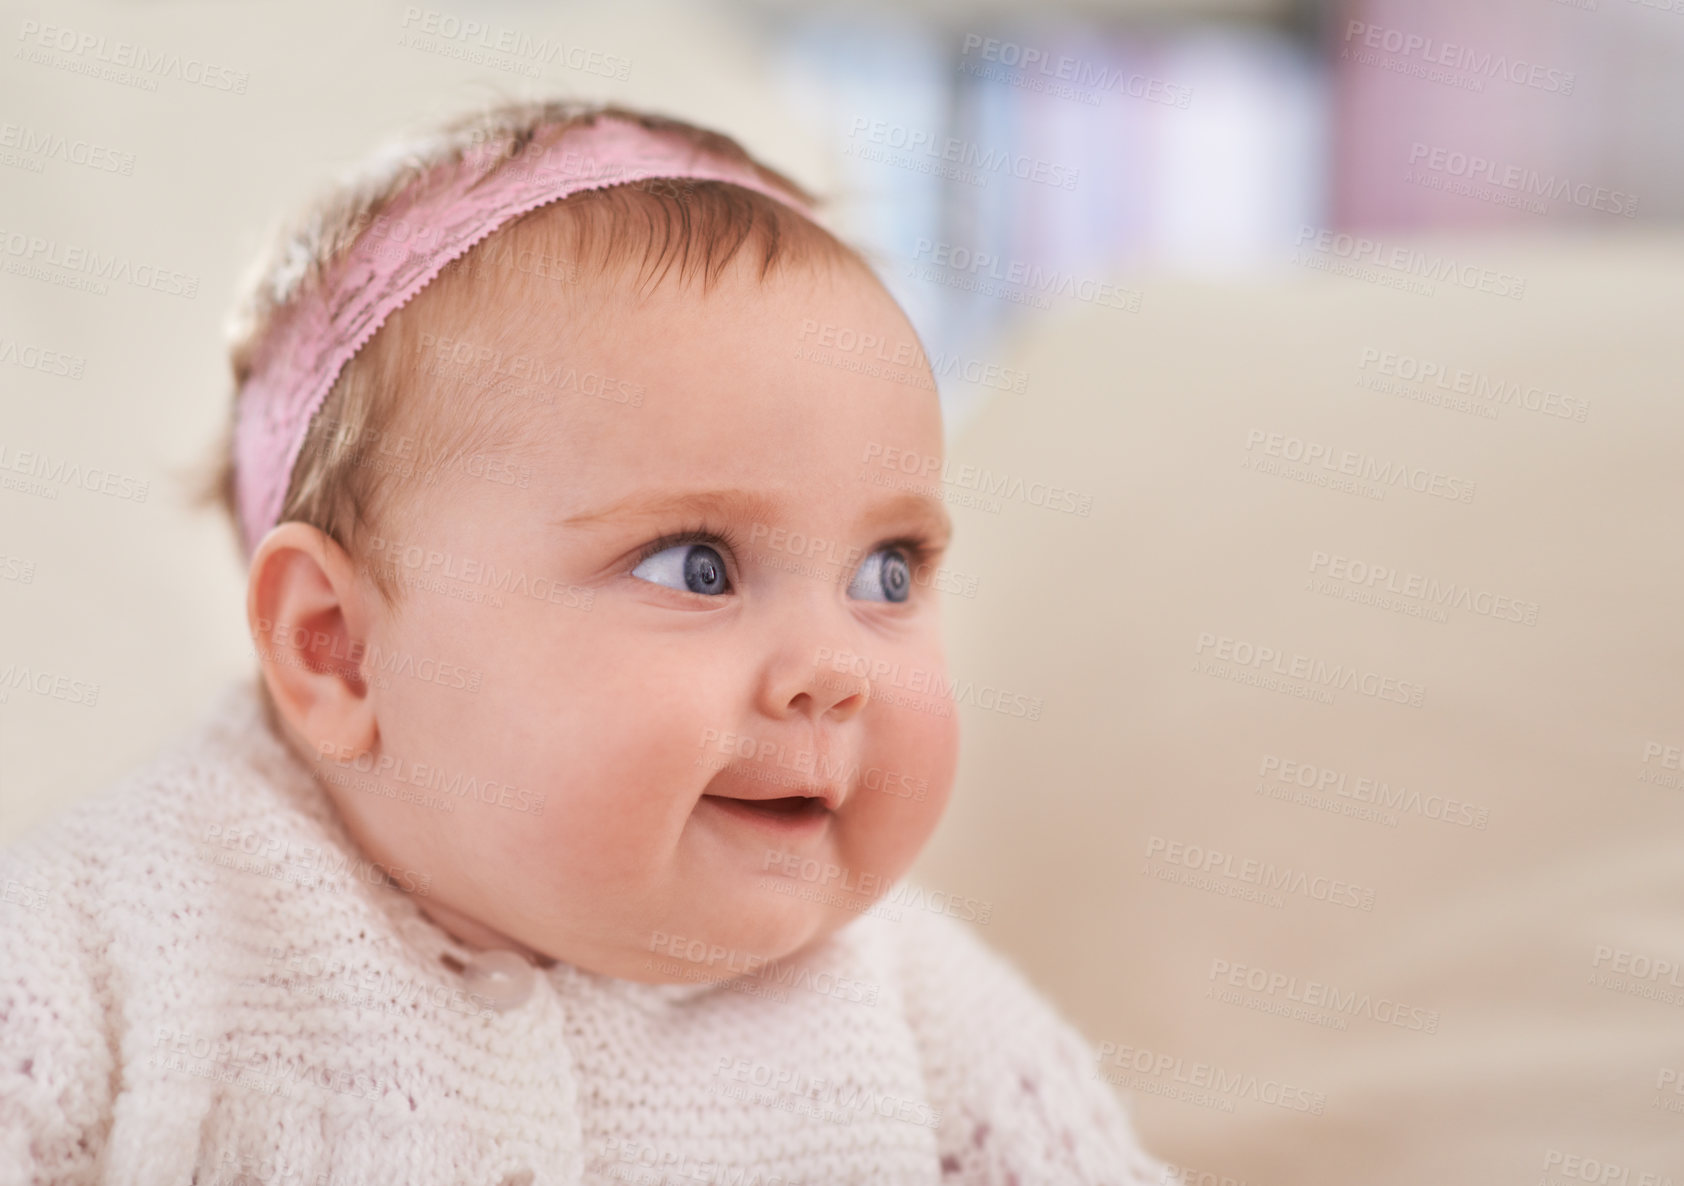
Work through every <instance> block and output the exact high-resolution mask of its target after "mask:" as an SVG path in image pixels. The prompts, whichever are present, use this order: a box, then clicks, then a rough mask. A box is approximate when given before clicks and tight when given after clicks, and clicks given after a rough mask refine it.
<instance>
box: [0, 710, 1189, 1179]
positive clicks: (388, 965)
mask: <svg viewBox="0 0 1684 1186" xmlns="http://www.w3.org/2000/svg"><path fill="white" fill-rule="evenodd" d="M410 880H412V881H413V880H414V879H413V878H411V879H410ZM0 888H3V889H4V891H5V892H4V893H3V894H0V1184H3V1186H12V1184H13V1183H96V1182H97V1183H111V1184H122V1186H236V1184H238V1186H247V1184H256V1186H365V1184H367V1186H375V1184H379V1186H387V1184H389V1183H403V1184H405V1186H464V1184H471V1186H563V1184H567V1186H572V1184H574V1183H611V1182H613V1183H627V1182H631V1183H639V1182H641V1183H649V1184H651V1186H656V1184H658V1186H667V1184H668V1183H680V1182H683V1183H714V1184H718V1186H794V1184H797V1183H802V1184H811V1186H838V1184H842V1183H856V1182H857V1183H872V1184H900V1183H905V1184H908V1186H911V1184H921V1183H929V1184H931V1186H958V1184H961V1183H964V1184H969V1183H979V1184H980V1183H998V1184H1001V1186H1005V1184H1008V1183H1017V1184H1018V1186H1033V1184H1039V1183H1049V1184H1052V1183H1056V1184H1059V1186H1081V1184H1089V1183H1092V1184H1098V1183H1109V1184H1112V1186H1125V1184H1133V1186H1139V1184H1144V1183H1156V1182H1159V1181H1161V1175H1162V1172H1163V1167H1162V1165H1161V1164H1160V1163H1159V1162H1157V1161H1155V1160H1154V1159H1153V1158H1151V1157H1150V1156H1148V1155H1147V1154H1146V1153H1145V1152H1143V1151H1142V1149H1141V1148H1140V1146H1139V1144H1138V1142H1137V1140H1136V1137H1135V1134H1134V1132H1133V1130H1132V1127H1131V1125H1130V1123H1129V1120H1128V1118H1127V1116H1126V1114H1125V1113H1124V1111H1123V1110H1122V1108H1121V1107H1120V1105H1119V1104H1118V1102H1117V1100H1116V1098H1115V1097H1114V1096H1113V1095H1112V1094H1111V1090H1110V1088H1109V1087H1108V1086H1107V1085H1106V1084H1105V1083H1103V1082H1102V1081H1100V1080H1098V1079H1097V1078H1096V1077H1095V1061H1094V1055H1093V1052H1092V1051H1091V1050H1090V1049H1089V1048H1088V1046H1087V1045H1086V1044H1085V1043H1084V1041H1083V1040H1082V1038H1081V1037H1080V1035H1079V1034H1078V1033H1077V1032H1076V1031H1075V1030H1074V1029H1073V1028H1072V1027H1071V1026H1070V1024H1069V1023H1068V1022H1066V1021H1065V1020H1064V1019H1063V1018H1062V1017H1061V1015H1060V1014H1058V1012H1057V1011H1056V1010H1054V1009H1053V1008H1052V1007H1051V1006H1050V1005H1049V1004H1048V1003H1047V1002H1046V1001H1045V1000H1044V999H1042V998H1041V997H1040V996H1039V995H1038V994H1037V993H1036V992H1035V990H1034V989H1033V988H1032V987H1031V986H1030V985H1029V984H1028V982H1027V981H1026V980H1025V979H1024V978H1023V977H1022V976H1021V975H1020V974H1019V973H1018V972H1017V971H1016V970H1015V969H1014V968H1012V967H1011V965H1010V964H1009V963H1007V962H1006V961H1005V960H1004V959H1002V958H1001V957H999V956H997V955H995V954H994V953H993V952H991V951H990V950H989V949H988V948H987V947H986V946H985V945H984V944H983V943H982V942H981V941H980V940H979V939H978V938H977V937H976V936H975V935H974V934H973V932H972V931H971V930H970V929H968V928H967V927H966V925H965V924H964V923H962V922H959V921H957V920H955V919H953V918H950V917H947V916H946V915H945V914H944V913H942V912H941V911H940V910H939V909H936V908H932V903H933V904H936V905H939V903H940V901H941V899H940V898H935V899H929V898H927V897H926V895H924V894H923V892H922V891H921V890H920V889H919V888H918V887H917V886H915V885H912V884H911V883H903V885H902V886H900V887H897V890H896V892H893V893H891V894H889V895H886V896H885V898H884V900H883V902H881V903H880V904H879V905H878V906H877V907H874V908H873V909H872V910H871V911H869V912H866V913H864V914H862V915H860V916H859V917H858V918H856V919H854V920H851V921H850V922H849V923H848V924H846V925H845V926H843V927H842V928H841V929H839V930H838V931H837V932H835V933H834V934H833V935H831V936H830V937H829V938H828V939H826V940H825V941H824V942H822V943H820V944H817V945H815V946H814V948H813V949H812V950H811V951H809V952H807V953H804V954H802V955H800V956H798V957H795V958H792V959H790V960H785V961H778V962H776V963H774V964H768V965H766V966H764V967H762V968H758V969H755V970H753V971H752V972H751V973H749V974H746V975H741V976H738V977H737V978H735V979H732V980H728V981H724V982H715V983H689V984H676V985H647V984H638V983H633V982H630V981H625V980H618V979H614V978H610V977H605V976H599V975H595V974H593V973H590V972H586V971H584V970H582V969H580V968H577V967H574V966H571V965H568V964H565V963H556V964H553V965H551V966H549V967H547V968H543V969H537V970H535V975H534V981H535V982H534V983H533V985H532V987H531V991H529V992H524V993H523V994H519V995H520V996H521V999H519V1000H518V1003H513V1004H511V1003H510V1002H508V1001H496V1002H493V1001H491V1000H488V998H487V996H486V995H484V994H482V993H479V992H476V991H475V983H476V982H475V981H474V979H473V971H474V967H473V960H474V957H475V955H476V953H475V952H474V951H472V950H469V949H465V948H463V947H462V946H461V945H459V944H458V943H456V942H455V940H454V939H452V937H451V936H450V935H449V934H447V933H446V932H445V931H443V930H441V929H440V928H439V927H437V926H436V925H434V924H433V923H432V922H431V921H430V920H429V919H428V918H427V916H426V915H425V914H424V913H422V912H421V911H420V909H419V908H418V906H417V904H416V900H415V897H414V893H416V892H423V893H424V892H425V886H424V885H419V884H412V885H402V884H399V880H398V879H397V878H396V877H394V876H393V874H392V872H391V871H386V870H380V869H378V868H377V867H375V866H373V865H372V864H371V863H370V862H369V861H368V860H367V858H366V857H364V856H363V855H362V854H361V852H360V850H359V849H358V847H357V845H356V843H355V842H354V841H353V840H352V839H351V838H350V837H349V835H348V834H347V833H346V832H345V830H344V828H343V826H342V825H341V823H340V821H339V818H338V816H337V814H336V812H335V810H334V808H333V805H332V801H331V800H330V799H329V798H328V797H327V795H326V794H325V792H324V791H323V789H322V787H321V786H320V785H319V784H318V783H317V781H316V779H315V776H314V775H313V774H312V772H311V771H310V769H309V768H308V766H307V765H306V764H305V763H304V762H302V761H301V760H300V759H299V758H298V757H297V756H296V755H295V754H294V753H293V752H292V750H291V749H290V748H289V747H288V746H287V745H286V743H285V742H284V740H283V739H282V738H281V737H280V736H278V735H277V733H276V732H275V731H274V730H273V729H272V728H271V726H270V724H269V722H268V718H267V715H266V713H265V711H264V708H263V704H262V701H261V699H260V697H259V695H258V692H257V687H256V684H255V682H254V681H250V682H248V681H241V682H239V683H237V684H235V685H233V686H231V687H230V688H228V689H227V690H226V691H225V692H224V693H223V694H222V695H221V696H220V697H219V699H218V700H217V701H216V703H215V704H214V705H213V706H212V707H211V709H210V710H209V711H208V712H207V713H206V715H205V716H204V718H203V719H202V720H201V721H200V722H199V723H198V724H197V725H196V726H195V727H194V729H192V730H191V731H190V732H188V733H187V734H185V735H184V736H183V737H182V738H180V739H178V741H177V742H176V743H175V744H173V745H172V746H171V747H170V748H169V749H168V750H166V751H165V752H164V753H163V754H162V755H161V756H160V757H159V758H157V759H156V760H155V761H153V762H152V763H150V764H149V765H147V766H146V767H145V768H144V769H142V770H140V771H139V772H137V773H136V774H134V775H133V776H131V777H129V778H127V779H125V780H123V781H122V782H120V783H118V784H117V785H116V786H114V787H112V788H110V789H108V790H106V791H105V792H103V793H101V794H98V795H96V796H93V797H91V798H89V799H86V800H83V801H81V802H79V803H77V804H76V805H74V806H73V807H71V808H69V809H67V810H65V811H63V812H61V813H60V814H59V815H58V816H57V817H55V818H53V819H50V820H48V821H46V822H45V823H43V824H41V825H39V826H37V827H36V828H35V829H34V830H32V831H31V832H30V833H28V834H26V835H25V836H24V837H22V838H21V839H20V840H18V841H17V842H15V843H14V844H12V845H11V846H9V847H8V848H6V849H4V850H0ZM891 904H893V905H891Z"/></svg>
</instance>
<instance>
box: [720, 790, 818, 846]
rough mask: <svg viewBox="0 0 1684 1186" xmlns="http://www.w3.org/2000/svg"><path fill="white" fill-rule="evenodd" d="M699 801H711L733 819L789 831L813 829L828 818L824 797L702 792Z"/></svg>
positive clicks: (784, 833) (812, 830) (785, 832)
mask: <svg viewBox="0 0 1684 1186" xmlns="http://www.w3.org/2000/svg"><path fill="white" fill-rule="evenodd" d="M702 802H704V803H711V804H713V805H714V806H715V807H716V808H718V809H719V810H720V811H722V812H724V813H725V814H726V815H729V816H731V817H732V818H734V819H740V820H744V821H746V822H749V823H755V824H759V825H760V826H761V827H763V828H769V829H771V830H772V831H775V832H778V833H781V834H783V835H786V836H787V835H789V834H790V833H801V832H816V831H818V830H819V829H821V828H823V827H824V826H825V825H826V824H827V823H829V822H830V816H831V813H830V809H829V808H827V807H825V805H824V800H823V799H809V798H805V797H803V798H800V799H799V800H798V799H797V798H796V797H795V796H791V797H789V798H787V799H767V800H762V801H754V800H749V799H731V798H727V797H726V796H724V795H703V796H702Z"/></svg>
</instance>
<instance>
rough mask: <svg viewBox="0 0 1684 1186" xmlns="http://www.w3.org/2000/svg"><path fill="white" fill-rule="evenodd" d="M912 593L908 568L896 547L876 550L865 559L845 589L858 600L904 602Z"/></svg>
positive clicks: (903, 555) (909, 569)
mask: <svg viewBox="0 0 1684 1186" xmlns="http://www.w3.org/2000/svg"><path fill="white" fill-rule="evenodd" d="M911 592H912V569H911V568H910V567H908V565H907V563H906V554H905V553H904V552H902V551H901V550H900V549H899V548H880V549H878V550H877V551H875V552H873V553H872V554H871V555H869V556H867V557H866V558H865V563H864V564H862V565H860V570H859V572H858V574H856V575H855V577H854V579H853V582H852V583H851V584H850V585H849V586H848V594H849V595H850V596H852V597H858V598H859V599H860V600H862V601H905V600H906V599H907V597H908V595H909V594H910V593H911Z"/></svg>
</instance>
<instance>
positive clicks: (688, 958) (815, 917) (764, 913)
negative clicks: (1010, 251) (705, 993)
mask: <svg viewBox="0 0 1684 1186" xmlns="http://www.w3.org/2000/svg"><path fill="white" fill-rule="evenodd" d="M760 897H764V898H767V899H770V900H769V901H761V900H759V898H760ZM847 921H848V916H847V915H845V914H844V913H842V912H839V911H836V910H833V909H831V908H829V907H826V906H823V905H820V904H817V903H814V902H806V901H799V900H784V899H782V898H781V896H780V895H777V894H773V893H771V892H770V891H766V892H764V893H763V894H761V895H757V897H756V899H755V900H753V901H750V902H748V903H746V904H739V903H721V904H720V909H718V910H717V911H712V910H695V909H691V910H689V911H688V912H686V913H685V914H683V915H677V916H674V917H672V918H669V919H665V920H663V925H655V926H651V927H650V928H649V929H648V930H647V931H646V932H643V933H642V934H640V935H637V936H635V938H634V941H633V943H632V945H631V946H629V947H628V948H625V949H622V950H619V951H616V952H613V953H604V955H603V956H602V957H601V958H598V959H596V960H592V961H590V963H589V964H586V963H581V964H580V966H582V967H586V970H588V971H592V972H596V973H597V974H599V975H604V976H613V977H616V978H618V979H621V980H633V981H637V982H639V983H642V984H702V983H708V982H713V981H724V980H735V979H738V978H739V977H750V978H752V977H755V976H757V975H764V974H766V973H767V972H768V971H770V970H771V969H770V967H769V965H773V964H776V963H779V962H782V961H786V960H789V959H792V958H795V957H798V956H800V955H802V954H803V953H805V952H807V951H809V950H811V949H812V948H815V947H817V946H819V945H820V944H822V943H823V942H824V940H825V939H827V938H828V937H829V936H830V935H831V934H832V933H834V932H835V931H836V930H837V929H838V928H840V927H841V926H842V925H843V924H844V923H846V922H847ZM592 965H594V966H592Z"/></svg>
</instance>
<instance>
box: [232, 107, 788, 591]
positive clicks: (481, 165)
mask: <svg viewBox="0 0 1684 1186" xmlns="http://www.w3.org/2000/svg"><path fill="white" fill-rule="evenodd" d="M562 144H565V146H566V149H565V151H561V148H560V146H561V145H562ZM538 147H540V148H542V149H543V151H542V153H541V154H540V153H531V152H529V153H527V154H525V155H524V156H523V157H516V158H506V157H503V156H502V155H500V154H498V153H495V152H482V153H474V152H468V153H465V154H464V155H463V159H462V160H461V161H460V162H459V163H450V164H445V165H441V166H439V167H438V168H437V169H436V170H434V171H433V172H431V173H429V174H428V175H427V177H426V178H425V179H424V181H421V182H417V183H415V184H413V185H412V186H410V187H409V189H408V190H406V191H405V192H403V193H400V194H399V195H398V196H397V197H396V198H394V199H393V201H392V202H390V203H389V204H388V205H387V207H386V208H385V209H384V210H383V211H382V213H381V215H380V217H379V219H377V220H376V225H377V226H380V225H384V226H385V227H386V228H389V229H395V228H402V230H403V236H404V241H402V242H399V240H398V236H397V235H395V234H394V235H388V236H385V237H383V238H381V239H380V241H379V242H378V243H371V242H370V241H369V240H370V235H369V234H368V232H367V231H366V230H365V231H364V233H363V234H362V236H361V237H360V238H359V239H358V240H357V242H356V243H354V244H353V245H352V246H351V248H350V249H349V250H347V251H345V252H344V253H343V254H341V255H340V256H339V257H338V258H337V259H335V260H334V261H333V263H332V264H330V265H329V266H328V267H327V269H326V270H325V271H324V274H323V276H322V278H321V280H322V282H321V283H320V284H319V285H317V286H315V287H312V288H310V289H308V290H307V291H305V292H303V293H301V294H300V295H299V296H298V297H297V298H295V299H294V300H292V301H291V302H289V303H288V304H287V305H286V306H285V307H284V308H283V309H282V310H281V311H280V312H279V313H278V314H277V315H276V318H275V320H274V321H273V323H272V324H271V326H270V327H269V330H268V332H267V333H266V335H265V336H264V339H263V341H262V343H261V344H260V345H259V347H258V349H257V352H256V356H255V358H254V360H253V365H252V369H251V373H250V375H249V376H248V378H247V379H246V382H245V385H244V386H243V387H242V388H241V389H240V393H239V396H238V411H237V413H236V418H235V425H234V473H235V492H236V498H237V501H238V505H239V511H240V526H241V531H242V532H243V535H244V541H245V548H246V555H247V557H248V558H249V557H250V556H251V555H252V553H253V552H255V551H256V549H257V545H258V544H259V543H260V542H261V541H262V539H263V537H264V536H265V535H267V534H268V533H269V530H270V528H272V527H274V525H275V521H276V519H278V518H279V517H280V513H281V504H282V503H283V502H284V501H285V499H286V492H287V486H288V484H289V482H290V481H291V478H292V470H293V466H294V465H296V464H297V462H298V454H299V450H300V449H301V448H302V447H303V445H304V437H305V434H306V433H307V432H308V431H309V428H310V422H311V420H312V419H314V417H315V415H316V412H317V411H318V410H319V409H320V408H321V406H322V402H323V401H324V400H325V399H326V398H327V393H328V392H329V391H330V390H331V389H332V387H333V384H334V381H335V380H336V379H338V377H339V373H340V371H342V370H344V368H345V364H346V363H348V362H350V360H351V357H352V355H354V354H356V352H357V351H358V350H360V349H361V348H362V347H363V345H364V344H365V343H366V342H367V341H368V340H369V339H370V338H372V337H373V336H374V333H375V331H376V330H378V329H379V328H380V327H381V325H383V324H384V323H385V321H386V319H387V318H388V317H390V316H391V315H392V314H393V313H394V312H396V311H397V310H398V309H399V308H401V307H402V306H403V305H404V304H405V303H406V302H408V301H409V300H410V298H412V297H413V296H415V294H416V293H418V292H420V291H421V290H422V289H423V288H425V287H426V286H427V285H428V284H429V283H431V282H432V281H433V280H434V279H435V278H436V277H437V276H438V275H439V273H440V272H442V271H443V270H444V268H445V266H446V265H448V264H450V263H451V262H452V261H453V260H456V259H459V258H460V257H462V256H463V255H465V254H467V252H468V250H469V249H470V248H472V247H473V246H474V244H476V243H478V242H479V241H480V240H481V239H484V238H485V237H486V236H488V235H490V234H491V233H492V232H493V231H495V230H497V228H499V227H501V226H503V225H504V224H505V223H508V222H510V221H512V220H514V219H516V218H518V217H520V216H521V215H522V214H525V213H527V212H529V211H531V210H535V209H537V208H538V207H539V206H543V205H545V204H547V203H549V202H554V201H558V200H559V199H561V198H565V197H567V196H568V195H569V194H573V193H577V192H578V191H580V190H585V189H596V188H599V187H605V186H611V185H619V184H623V183H625V182H631V181H646V180H651V179H654V178H689V179H693V180H697V181H729V182H734V183H735V184H737V185H741V186H744V187H746V188H748V189H752V190H756V191H758V192H760V193H763V194H766V195H768V196H769V197H772V198H776V199H777V200H778V201H780V202H783V203H784V204H785V205H788V206H791V207H793V208H795V209H797V210H799V211H801V213H803V214H804V215H806V216H807V217H808V218H813V219H814V220H815V221H817V218H816V216H815V214H814V212H813V211H812V210H811V209H810V208H809V207H807V206H806V205H804V204H802V203H801V202H799V201H797V200H796V199H795V198H794V197H792V196H791V195H790V194H787V193H784V192H782V191H780V190H778V189H776V188H774V187H772V186H770V185H769V184H767V183H766V182H764V181H762V180H761V179H760V177H759V175H758V174H757V173H755V171H754V170H753V169H752V168H751V167H749V166H747V165H739V164H734V163H732V162H730V161H727V160H723V159H721V158H719V157H714V156H710V155H707V154H705V153H703V152H702V151H701V150H699V149H697V148H696V147H695V146H694V145H692V144H689V143H687V142H686V141H684V140H682V139H681V138H679V137H677V136H675V135H673V134H670V133H659V132H654V131H651V130H649V129H647V128H645V127H644V126H643V125H642V124H638V123H632V122H630V121H627V120H623V119H618V118H614V117H610V116H599V117H598V118H597V120H596V122H595V123H594V124H588V125H573V126H570V127H568V128H566V129H565V131H564V133H563V135H562V136H560V137H559V138H558V139H557V143H554V144H549V145H543V144H540V145H539V146H538ZM527 158H534V159H535V162H536V163H533V162H532V161H531V160H528V159H527Z"/></svg>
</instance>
